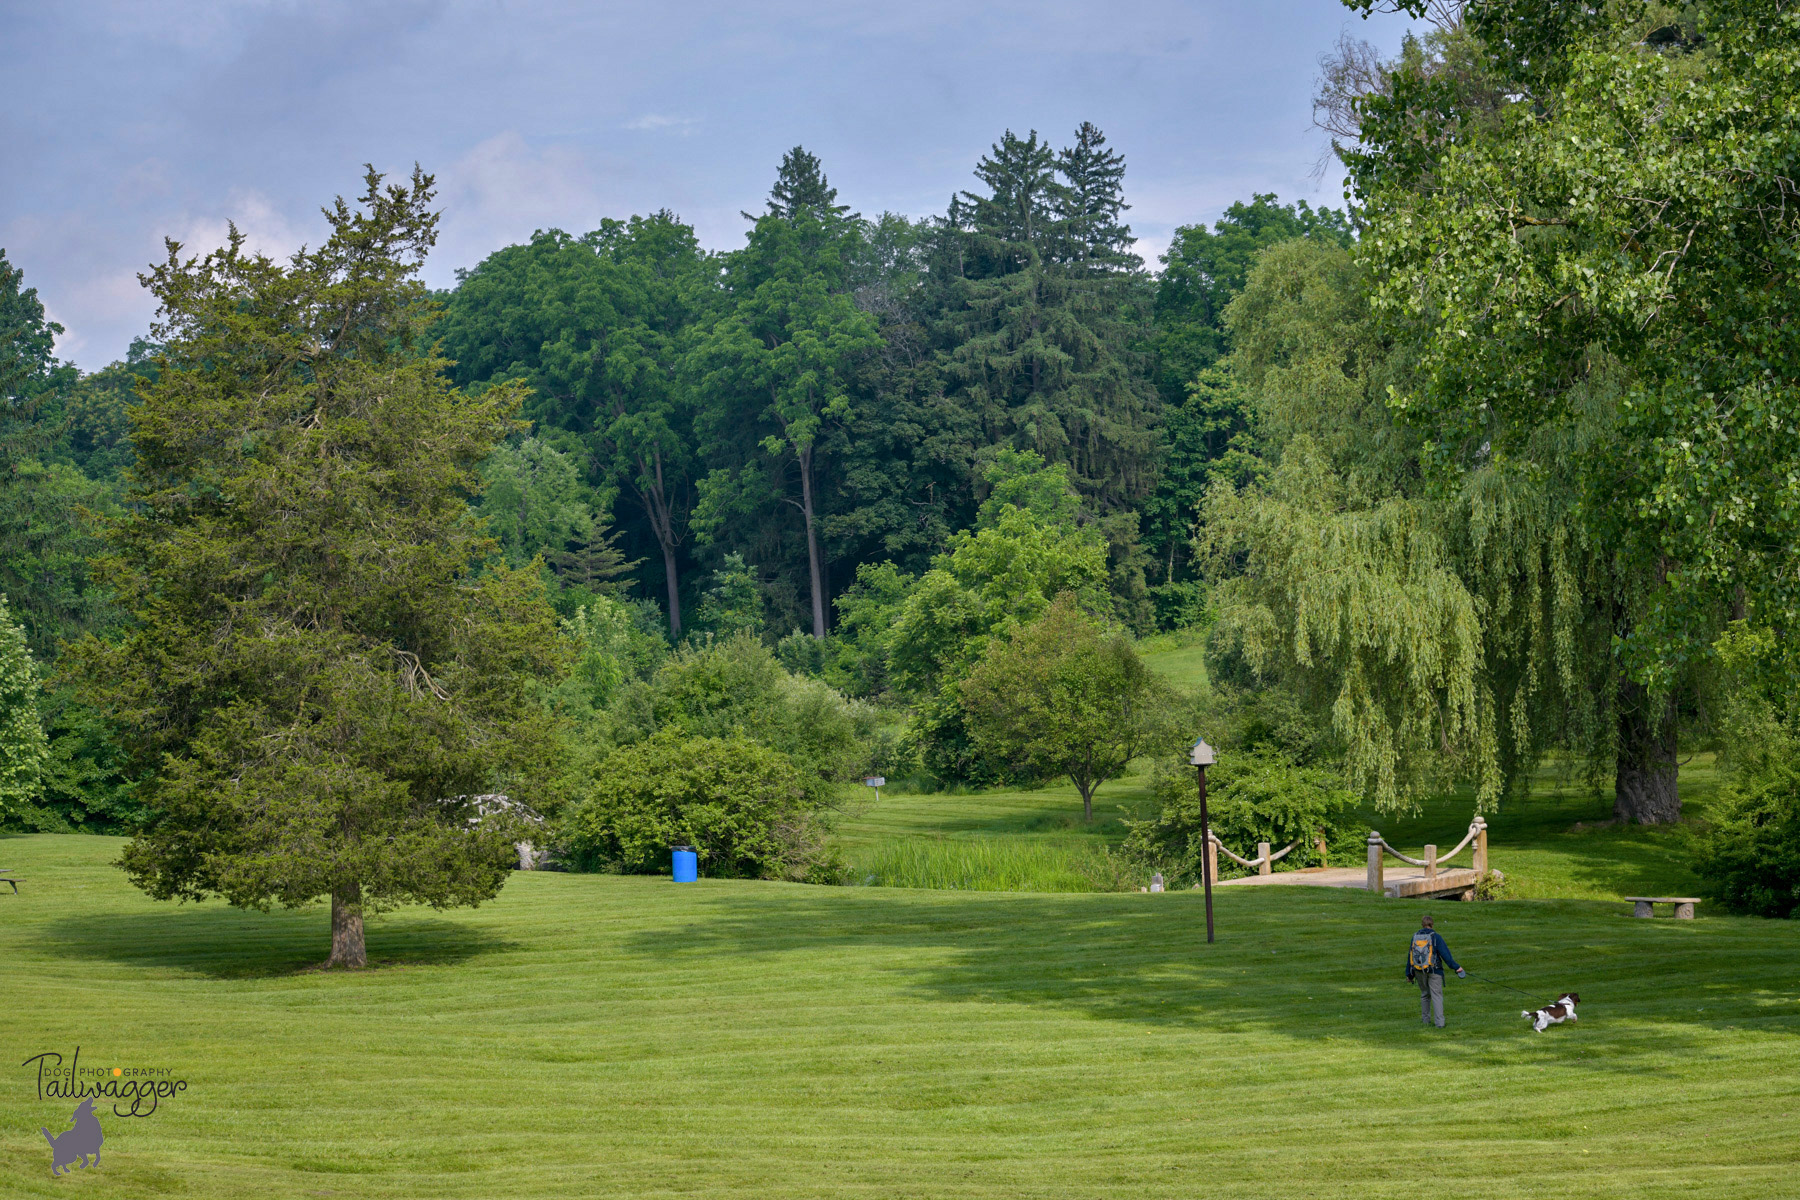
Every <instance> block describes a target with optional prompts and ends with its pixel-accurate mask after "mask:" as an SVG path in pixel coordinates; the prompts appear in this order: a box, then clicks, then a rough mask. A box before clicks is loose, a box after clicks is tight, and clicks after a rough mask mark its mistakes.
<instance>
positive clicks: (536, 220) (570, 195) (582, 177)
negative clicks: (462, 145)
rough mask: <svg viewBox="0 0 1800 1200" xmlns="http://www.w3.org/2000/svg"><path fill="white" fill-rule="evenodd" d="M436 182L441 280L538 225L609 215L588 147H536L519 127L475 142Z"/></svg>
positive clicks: (435, 272) (581, 227)
mask: <svg viewBox="0 0 1800 1200" xmlns="http://www.w3.org/2000/svg"><path fill="white" fill-rule="evenodd" d="M438 182H439V188H438V201H439V204H440V205H441V207H442V211H443V214H444V219H443V225H442V228H441V233H440V236H439V238H438V248H437V252H436V253H435V254H434V255H433V257H432V264H433V265H432V269H430V270H429V271H428V274H429V275H430V276H431V277H432V278H433V281H434V282H439V283H448V282H449V271H450V268H452V267H466V266H472V265H473V264H475V263H477V262H479V261H480V260H481V259H482V258H484V257H486V256H487V255H488V254H489V253H490V252H492V251H494V250H497V249H499V248H500V247H501V246H504V245H508V244H510V243H513V242H520V241H524V240H525V239H526V238H528V237H530V236H531V234H532V232H533V231H534V230H537V229H549V228H557V229H564V230H568V231H569V232H572V233H580V232H583V231H585V230H588V229H592V228H595V227H597V226H598V225H599V224H600V219H601V218H602V217H604V216H607V215H609V212H608V209H607V206H606V204H605V203H604V197H603V192H604V191H605V190H606V189H605V188H604V187H603V180H602V176H601V173H600V171H598V170H597V169H596V168H595V166H594V165H593V163H592V162H591V161H590V159H589V156H588V155H587V153H585V152H584V151H581V150H578V149H575V148H572V147H568V146H554V145H553V146H534V145H532V144H531V143H530V142H528V141H527V140H526V139H525V138H524V137H523V136H522V135H521V134H520V133H518V131H516V130H508V131H507V132H505V133H501V134H496V135H495V136H493V137H490V138H488V139H486V140H485V141H482V142H479V143H477V144H476V145H475V146H474V147H472V148H471V149H470V150H468V151H467V152H466V153H464V154H463V155H462V156H461V157H460V158H458V159H456V161H454V162H453V163H451V164H450V166H449V167H448V168H446V169H445V170H444V171H442V172H441V173H440V174H439V177H438ZM440 276H441V278H440Z"/></svg>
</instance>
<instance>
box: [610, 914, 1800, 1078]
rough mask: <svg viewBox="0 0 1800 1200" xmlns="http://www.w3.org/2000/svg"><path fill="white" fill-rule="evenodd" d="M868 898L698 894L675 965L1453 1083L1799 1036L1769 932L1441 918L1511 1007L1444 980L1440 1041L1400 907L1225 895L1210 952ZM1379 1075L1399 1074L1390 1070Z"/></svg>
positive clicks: (1099, 919) (1170, 936)
mask: <svg viewBox="0 0 1800 1200" xmlns="http://www.w3.org/2000/svg"><path fill="white" fill-rule="evenodd" d="M1283 890H1284V891H1285V890H1286V889H1283ZM880 891H881V890H880V889H869V890H864V889H856V891H855V892H854V893H843V894H839V895H835V896H833V897H832V899H831V901H830V902H828V903H821V901H820V900H819V899H816V898H812V897H806V896H800V895H796V894H793V893H782V892H775V891H771V892H769V893H765V894H762V895H757V896H745V895H732V896H719V897H717V898H710V899H708V900H707V901H706V904H705V908H706V909H707V910H708V912H709V913H710V915H709V916H707V917H705V918H703V919H702V920H700V921H696V922H693V923H691V924H687V925H686V926H684V928H683V929H682V930H681V932H680V935H679V938H678V939H676V940H677V941H678V942H679V944H680V946H681V949H680V950H679V951H677V952H676V953H679V954H683V955H686V954H696V955H716V954H719V953H721V952H724V953H731V954H736V955H752V956H755V955H767V956H771V957H773V956H777V955H781V954H785V953H789V952H796V951H798V952H808V953H817V952H819V951H821V950H824V951H828V952H830V953H832V954H834V955H841V957H842V959H843V961H845V962H846V963H847V964H850V963H855V964H856V965H854V966H847V967H846V970H856V971H864V970H874V971H878V972H881V973H884V974H886V975H887V976H889V978H890V979H894V978H897V979H899V980H900V981H901V984H902V986H903V988H905V989H907V990H910V991H912V992H914V993H916V994H917V996H918V997H919V998H920V999H921V1000H929V1001H935V1002H968V1003H975V1004H1017V1005H1023V1006H1030V1007H1037V1008H1042V1007H1046V1006H1049V1007H1055V1008H1061V1009H1065V1010H1072V1011H1075V1012H1078V1013H1080V1014H1083V1015H1085V1016H1087V1017H1089V1018H1092V1019H1096V1020H1103V1021H1113V1022H1124V1023H1130V1024H1135V1025H1139V1026H1144V1027H1151V1028H1155V1027H1177V1026H1180V1027H1192V1026H1195V1025H1205V1026H1206V1027H1208V1028H1210V1029H1211V1030H1213V1031H1216V1032H1221V1033H1232V1032H1257V1033H1262V1034H1273V1035H1277V1036H1286V1037H1289V1038H1292V1039H1295V1040H1296V1041H1297V1042H1302V1043H1304V1042H1316V1043H1327V1042H1339V1043H1353V1044H1360V1045H1362V1046H1364V1047H1366V1048H1370V1049H1374V1050H1377V1051H1391V1052H1393V1053H1394V1054H1396V1055H1400V1056H1410V1055H1417V1054H1425V1055H1430V1056H1432V1057H1433V1058H1434V1059H1437V1060H1438V1061H1447V1062H1449V1063H1451V1064H1452V1065H1460V1064H1465V1063H1466V1064H1467V1065H1469V1066H1471V1067H1473V1066H1478V1065H1502V1064H1510V1065H1513V1066H1518V1065H1541V1064H1558V1065H1561V1066H1563V1067H1565V1068H1578V1069H1590V1070H1605V1071H1618V1072H1632V1073H1641V1072H1659V1071H1661V1070H1663V1069H1665V1068H1666V1066H1667V1064H1668V1062H1669V1058H1670V1056H1671V1055H1675V1054H1684V1053H1703V1049H1702V1047H1703V1035H1704V1034H1705V1032H1706V1031H1708V1030H1712V1029H1717V1028H1720V1027H1724V1026H1729V1025H1731V1024H1733V1023H1738V1024H1741V1025H1752V1024H1754V1025H1757V1026H1759V1027H1767V1028H1773V1029H1776V1030H1778V1031H1780V1032H1787V1033H1790V1034H1792V1033H1800V1020H1797V1019H1796V1018H1794V1017H1793V1016H1791V1015H1781V1016H1773V1017H1772V1016H1771V1012H1772V1011H1775V1009H1776V1008H1778V1007H1779V1008H1780V1011H1782V1012H1784V1013H1785V1012H1787V1011H1788V1010H1787V1009H1786V1008H1785V1006H1776V1005H1774V1004H1773V1003H1772V1001H1774V1000H1776V999H1779V997H1778V996H1777V995H1776V992H1775V991H1774V990H1772V989H1776V988H1779V987H1781V986H1783V985H1785V986H1786V987H1788V988H1790V989H1791V988H1792V987H1793V985H1794V983H1795V976H1796V971H1795V968H1794V965H1793V964H1794V962H1795V961H1796V951H1800V936H1792V935H1791V934H1790V931H1787V930H1785V929H1784V930H1782V931H1780V936H1778V937H1775V938H1770V937H1768V936H1767V930H1765V928H1764V926H1765V925H1766V924H1769V923H1726V922H1719V923H1696V925H1688V923H1686V922H1682V923H1681V924H1682V925H1684V926H1688V927H1687V928H1685V929H1673V928H1671V926H1673V925H1674V924H1675V923H1674V922H1662V923H1659V924H1658V925H1656V926H1654V927H1651V923H1650V922H1635V921H1631V920H1630V919H1629V918H1624V919H1619V920H1614V919H1613V918H1614V916H1615V915H1616V914H1612V913H1610V912H1608V911H1606V910H1605V909H1603V908H1602V907H1601V906H1600V905H1597V904H1593V903H1588V904H1580V903H1579V902H1552V903H1546V904H1536V903H1530V902H1524V903H1518V904H1510V905H1481V906H1473V905H1472V906H1469V907H1468V910H1466V914H1465V913H1464V912H1458V913H1454V914H1451V913H1446V914H1445V916H1443V917H1440V921H1439V926H1440V928H1443V929H1445V930H1446V932H1447V933H1449V935H1450V940H1451V941H1452V943H1453V944H1454V945H1453V948H1455V949H1456V950H1457V953H1458V954H1460V955H1461V956H1462V959H1463V961H1464V962H1465V964H1467V965H1469V966H1470V967H1471V969H1473V970H1475V972H1476V973H1477V974H1486V975H1490V976H1491V977H1492V978H1494V979H1496V980H1499V981H1501V982H1507V983H1511V982H1514V981H1517V982H1518V983H1519V984H1522V985H1523V986H1524V987H1525V988H1526V990H1527V994H1526V995H1519V994H1517V993H1514V992H1511V991H1508V990H1505V989H1504V988H1503V987H1500V986H1498V985H1497V984H1495V985H1486V986H1484V985H1482V984H1480V983H1478V982H1477V981H1475V980H1472V979H1471V980H1450V981H1448V983H1449V988H1448V989H1447V990H1448V992H1449V996H1448V1006H1449V1010H1450V1013H1451V1018H1452V1025H1453V1028H1452V1029H1451V1030H1450V1031H1448V1032H1447V1033H1440V1032H1438V1031H1422V1030H1421V1029H1420V1027H1419V1025H1418V1024H1417V1023H1416V1022H1417V1013H1418V991H1417V988H1416V987H1415V986H1414V985H1412V984H1409V983H1407V982H1406V980H1405V978H1404V971H1403V967H1404V961H1403V960H1404V954H1405V948H1406V941H1407V939H1408V936H1409V935H1410V932H1411V930H1412V929H1413V928H1414V927H1415V925H1416V921H1417V917H1418V914H1419V912H1420V911H1421V909H1420V908H1419V906H1416V905H1412V904H1400V903H1395V902H1392V901H1381V900H1374V899H1373V898H1368V897H1363V896H1361V895H1360V894H1344V895H1338V894H1333V893H1331V892H1328V891H1325V890H1324V889H1320V890H1319V891H1318V892H1316V893H1313V894H1303V893H1305V892H1310V891H1311V890H1310V889H1295V894H1291V895H1284V896H1268V895H1247V896H1241V897H1240V896H1232V897H1230V898H1229V899H1227V898H1221V899H1220V902H1219V905H1218V907H1219V924H1220V928H1221V936H1220V940H1219V941H1218V942H1217V943H1216V944H1215V945H1212V946H1208V945H1207V944H1206V941H1205V936H1206V935H1205V925H1204V916H1203V912H1202V910H1201V908H1200V905H1199V898H1198V897H1188V896H1186V895H1182V896H1179V897H1174V896H1169V897H1156V898H1154V899H1153V898H1150V897H1136V896H1132V897H1126V896H1096V895H1089V896H1081V897H1078V898H1073V897H1071V898H1065V897H1060V896H1051V895H1019V894H1013V895H1008V894H1004V893H985V894H977V893H969V894H962V893H957V894H951V893H935V894H932V895H933V899H932V901H931V902H929V903H921V904H909V905H905V906H900V905H895V904H893V903H891V902H890V901H888V900H884V899H883V898H882V897H881V895H880ZM915 894H916V893H915ZM889 895H892V893H889ZM1447 907H1448V908H1450V909H1456V908H1459V907H1460V906H1456V905H1449V906H1447ZM1708 926H1711V927H1710V928H1709V927H1708ZM668 934H669V931H668V930H667V929H666V928H665V929H660V930H657V931H655V932H654V933H650V932H645V933H642V934H639V935H635V936H634V937H633V938H632V939H630V940H629V941H628V942H627V948H628V949H629V950H631V951H632V952H634V953H637V954H641V955H644V956H664V957H666V956H668V955H669V954H670V952H671V950H670V947H671V940H670V939H669V936H668ZM1746 956H1748V957H1746ZM1752 959H1753V960H1755V961H1750V960H1752ZM1765 960H1766V961H1765ZM1727 963H1729V964H1731V965H1729V966H1726V965H1725V964H1727ZM1569 988H1573V989H1576V990H1579V991H1580V992H1581V993H1582V997H1583V1016H1584V1018H1588V1019H1586V1020H1583V1021H1582V1022H1581V1023H1579V1024H1578V1025H1573V1026H1567V1027H1565V1028H1563V1029H1562V1030H1560V1031H1559V1032H1558V1035H1557V1036H1555V1037H1551V1036H1548V1035H1544V1036H1540V1035H1537V1034H1534V1033H1532V1032H1531V1030H1530V1028H1529V1026H1528V1024H1527V1023H1526V1022H1525V1021H1524V1020H1523V1019H1522V1018H1521V1017H1520V1015H1519V1013H1520V1010H1521V1008H1523V1007H1525V1006H1526V1004H1527V1003H1529V1004H1530V1006H1531V1007H1536V1005H1537V1004H1539V1003H1543V1002H1547V1001H1549V1000H1550V999H1552V998H1554V996H1555V995H1556V994H1557V993H1558V991H1559V990H1561V989H1569ZM1789 995H1790V996H1791V992H1790V993H1789ZM1590 1013H1592V1014H1594V1015H1593V1016H1592V1017H1589V1014H1590ZM1302 1052H1304V1051H1302ZM1393 1061H1394V1063H1395V1066H1394V1070H1395V1072H1396V1073H1399V1072H1402V1071H1403V1070H1404V1063H1405V1062H1406V1061H1407V1060H1406V1058H1405V1057H1397V1058H1395V1059H1394V1060H1393Z"/></svg>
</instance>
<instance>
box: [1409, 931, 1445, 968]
mask: <svg viewBox="0 0 1800 1200" xmlns="http://www.w3.org/2000/svg"><path fill="white" fill-rule="evenodd" d="M1436 962H1437V939H1436V938H1434V937H1433V936H1432V934H1431V930H1429V929H1421V930H1419V932H1417V933H1415V934H1413V940H1412V953H1411V954H1410V955H1409V956H1408V957H1407V960H1406V965H1407V966H1408V967H1409V968H1410V969H1412V970H1414V971H1429V970H1431V968H1432V965H1433V964H1435V963H1436Z"/></svg>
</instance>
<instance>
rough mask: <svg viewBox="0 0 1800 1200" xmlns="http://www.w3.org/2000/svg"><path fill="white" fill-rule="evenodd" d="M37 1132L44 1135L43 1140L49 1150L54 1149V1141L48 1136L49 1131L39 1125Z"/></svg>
mask: <svg viewBox="0 0 1800 1200" xmlns="http://www.w3.org/2000/svg"><path fill="white" fill-rule="evenodd" d="M38 1132H39V1133H41V1134H43V1135H44V1140H45V1141H46V1142H49V1143H50V1148H51V1149H52V1150H54V1149H56V1139H55V1138H53V1137H51V1136H50V1131H49V1130H48V1129H45V1128H44V1127H43V1126H42V1125H39V1126H38Z"/></svg>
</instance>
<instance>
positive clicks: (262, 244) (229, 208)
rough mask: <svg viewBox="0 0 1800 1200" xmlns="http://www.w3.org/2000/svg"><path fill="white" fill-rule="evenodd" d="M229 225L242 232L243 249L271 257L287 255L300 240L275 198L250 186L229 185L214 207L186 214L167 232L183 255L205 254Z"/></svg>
mask: <svg viewBox="0 0 1800 1200" xmlns="http://www.w3.org/2000/svg"><path fill="white" fill-rule="evenodd" d="M233 225H236V226H237V230H238V232H239V233H241V234H243V235H244V248H245V249H246V250H248V251H250V252H251V253H252V254H266V255H268V256H269V257H270V258H274V259H282V258H287V257H288V256H289V255H291V254H293V253H294V251H296V250H298V249H300V246H301V244H302V242H303V241H304V239H303V237H302V235H301V233H300V231H299V230H298V229H297V228H295V226H294V224H293V222H291V221H290V220H288V218H287V215H286V214H285V213H283V212H281V210H280V209H278V208H277V207H276V205H275V202H274V201H273V200H271V199H269V197H268V196H266V195H264V194H263V193H262V192H260V191H257V190H255V189H253V188H233V189H231V191H230V192H229V193H228V194H227V196H226V199H225V203H224V204H223V205H221V206H220V208H219V209H218V210H216V211H214V212H208V213H200V214H190V215H189V216H188V217H186V218H185V219H184V220H182V221H180V222H178V223H176V224H175V225H174V229H175V230H176V232H174V233H171V234H170V235H169V236H170V237H172V238H174V239H175V240H176V241H178V242H180V243H181V248H182V254H183V256H184V257H186V256H191V255H196V254H206V253H208V252H209V251H212V250H216V249H218V248H219V247H221V246H223V245H225V243H226V241H227V240H228V239H229V238H230V234H231V226H233Z"/></svg>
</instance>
